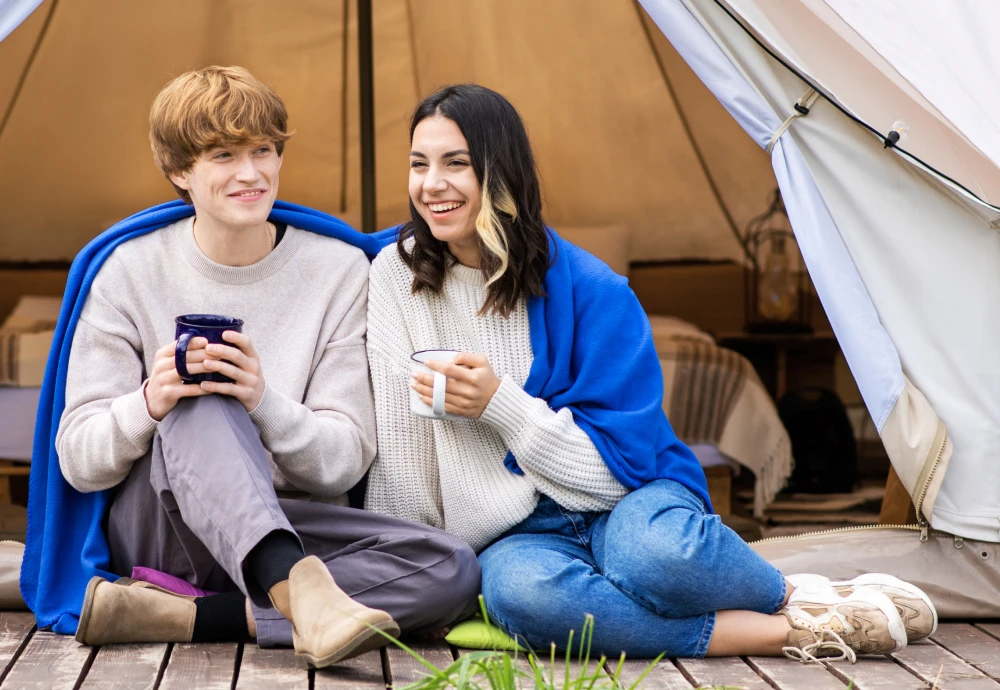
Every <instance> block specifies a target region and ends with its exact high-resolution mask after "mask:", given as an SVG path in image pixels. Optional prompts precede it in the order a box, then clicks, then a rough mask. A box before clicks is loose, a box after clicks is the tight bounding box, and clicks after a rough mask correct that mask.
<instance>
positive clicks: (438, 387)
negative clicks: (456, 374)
mask: <svg viewBox="0 0 1000 690" xmlns="http://www.w3.org/2000/svg"><path fill="white" fill-rule="evenodd" d="M457 355H458V350H421V351H420V352H414V353H413V354H412V355H410V359H412V360H413V361H412V362H411V364H410V370H411V371H413V372H414V373H416V372H423V373H427V374H433V375H434V395H433V399H434V404H433V405H425V404H424V401H423V400H421V399H420V396H418V395H417V392H416V391H415V390H413V389H412V388H411V389H410V412H412V413H413V414H415V415H417V416H419V417H426V418H427V419H462V418H461V417H459V416H458V415H453V414H448V413H446V412H445V411H444V396H445V384H446V383H447V380H448V378H447V377H446V376H445V375H444V374H442V373H441V372H439V371H434V370H432V369H431V368H430V367H428V366H427V365H426V364H425V362H454V361H455V357H456V356H457Z"/></svg>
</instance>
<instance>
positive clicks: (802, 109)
mask: <svg viewBox="0 0 1000 690" xmlns="http://www.w3.org/2000/svg"><path fill="white" fill-rule="evenodd" d="M792 107H793V108H795V109H796V110H797V111H799V112H800V113H801V114H802V115H808V114H809V108H807V107H805V106H804V105H801V104H800V103H796V104H795V105H793V106H792Z"/></svg>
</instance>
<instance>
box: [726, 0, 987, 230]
mask: <svg viewBox="0 0 1000 690" xmlns="http://www.w3.org/2000/svg"><path fill="white" fill-rule="evenodd" d="M714 2H715V4H716V5H718V6H719V9H721V10H722V11H723V12H725V13H726V14H727V15H729V18H730V19H732V20H733V21H734V22H736V25H737V26H739V27H740V28H741V29H743V31H744V33H746V35H747V36H749V37H750V38H751V40H753V42H754V43H756V44H757V45H758V46H760V48H761V50H763V51H764V52H765V53H767V54H768V55H770V56H771V57H772V58H774V59H775V60H776V61H777V62H778V64H780V65H781V66H782V67H784V68H785V69H787V70H788V71H789V72H791V73H792V74H794V75H795V76H796V77H798V78H799V79H801V80H802V82H803V83H804V84H806V86H809V87H810V88H812V89H814V90H815V91H816V92H817V93H819V95H820V96H822V97H823V100H825V101H827V102H828V103H829V104H830V105H832V106H833V107H834V108H836V109H837V110H839V111H840V112H841V113H842V114H843V115H844V116H845V117H847V118H848V119H850V120H851V121H852V122H854V123H855V124H858V125H861V126H862V127H864V128H865V129H867V130H868V131H869V132H871V133H872V134H874V135H875V136H877V137H878V138H879V139H880V140H881V141H888V140H887V138H886V136H885V135H884V134H882V133H881V132H879V131H878V130H877V129H875V128H874V127H872V126H871V125H870V124H868V123H867V122H865V121H864V120H862V119H861V118H859V117H858V116H856V115H854V114H853V113H851V112H850V111H849V110H848V109H847V108H845V107H844V106H843V105H841V104H840V103H838V102H837V100H836V99H835V98H833V97H832V96H830V95H829V94H827V93H826V92H825V91H823V89H821V88H820V87H819V85H818V84H814V83H813V82H812V81H811V80H810V79H809V78H808V77H806V76H805V75H804V74H802V73H801V72H799V71H798V70H797V69H795V67H793V66H792V65H790V64H789V63H788V62H786V61H785V60H784V58H782V57H781V56H780V55H778V54H777V52H776V51H774V50H772V49H771V47H770V46H768V45H767V44H766V43H765V42H764V41H763V40H762V39H761V38H759V37H758V36H757V34H755V33H754V32H753V31H752V30H751V29H750V27H748V26H747V25H746V24H744V23H743V22H742V21H740V18H739V17H738V16H737V15H736V13H735V12H734V11H733V10H731V9H730V8H729V7H727V6H726V3H724V2H722V0H714ZM888 147H889V146H888V144H886V148H888ZM892 150H893V151H895V152H896V153H897V154H899V155H901V156H903V157H904V158H908V159H910V160H911V161H913V162H915V163H917V164H919V165H920V166H921V167H923V168H924V169H925V170H926V171H927V172H929V173H931V174H932V175H934V176H936V177H938V178H940V179H942V180H946V181H947V182H948V183H950V184H952V185H954V186H955V187H956V188H957V189H960V190H962V191H963V192H964V193H965V194H968V195H969V197H970V198H972V199H975V200H976V201H978V202H979V203H980V204H982V205H984V206H987V207H989V208H991V209H993V210H994V211H1000V206H995V205H993V204H991V203H990V202H988V201H986V200H985V199H983V198H981V197H980V196H979V195H977V194H976V193H975V192H973V191H972V190H971V189H969V188H968V187H966V186H965V185H964V184H962V183H961V182H959V181H958V180H956V179H954V178H952V177H950V176H948V175H946V174H944V173H943V172H941V171H940V170H938V169H937V168H935V167H934V166H932V165H930V164H929V163H926V162H924V161H923V160H921V159H920V158H918V157H917V156H915V155H913V154H912V153H910V152H909V151H907V150H906V149H904V148H901V147H899V146H898V145H895V144H894V145H893V146H892Z"/></svg>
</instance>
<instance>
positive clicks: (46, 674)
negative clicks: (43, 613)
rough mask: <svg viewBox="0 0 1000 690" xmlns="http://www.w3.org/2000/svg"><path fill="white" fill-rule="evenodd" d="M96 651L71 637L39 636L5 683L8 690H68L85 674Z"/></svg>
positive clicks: (36, 634)
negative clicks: (92, 654) (23, 689)
mask: <svg viewBox="0 0 1000 690" xmlns="http://www.w3.org/2000/svg"><path fill="white" fill-rule="evenodd" d="M91 651H94V652H96V649H95V648H93V647H87V646H84V645H82V644H80V643H78V642H77V641H76V640H74V639H73V638H72V637H70V636H69V635H57V634H55V633H51V632H36V633H35V634H34V635H32V636H31V640H29V641H28V646H27V647H25V648H24V652H22V653H21V656H20V657H18V659H17V662H16V663H15V664H14V668H13V669H11V672H10V674H9V675H8V676H7V677H6V678H5V679H4V687H5V688H26V689H27V688H38V689H39V690H43V689H44V690H49V689H50V688H51V689H52V690H59V689H60V688H66V689H67V690H69V689H70V688H73V687H75V686H76V683H77V679H78V678H79V677H80V675H81V674H82V673H83V672H84V671H85V668H84V667H85V666H86V665H87V663H88V661H89V660H90V658H91Z"/></svg>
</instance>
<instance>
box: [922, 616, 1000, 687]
mask: <svg viewBox="0 0 1000 690" xmlns="http://www.w3.org/2000/svg"><path fill="white" fill-rule="evenodd" d="M931 639H932V640H934V641H935V642H937V643H938V644H939V645H941V646H942V647H944V648H945V649H947V650H948V651H950V652H951V653H952V654H955V655H956V656H960V657H962V658H963V659H965V661H967V662H968V663H969V664H971V665H973V666H975V667H976V668H977V669H979V670H980V671H982V672H983V673H984V674H986V675H987V676H989V677H990V678H994V679H997V680H1000V640H998V639H997V638H995V637H991V636H990V635H988V634H986V633H985V632H984V631H982V630H979V629H978V628H976V627H974V626H972V625H969V624H968V623H941V624H940V625H938V629H937V632H936V633H934V636H933V637H932V638H931Z"/></svg>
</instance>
